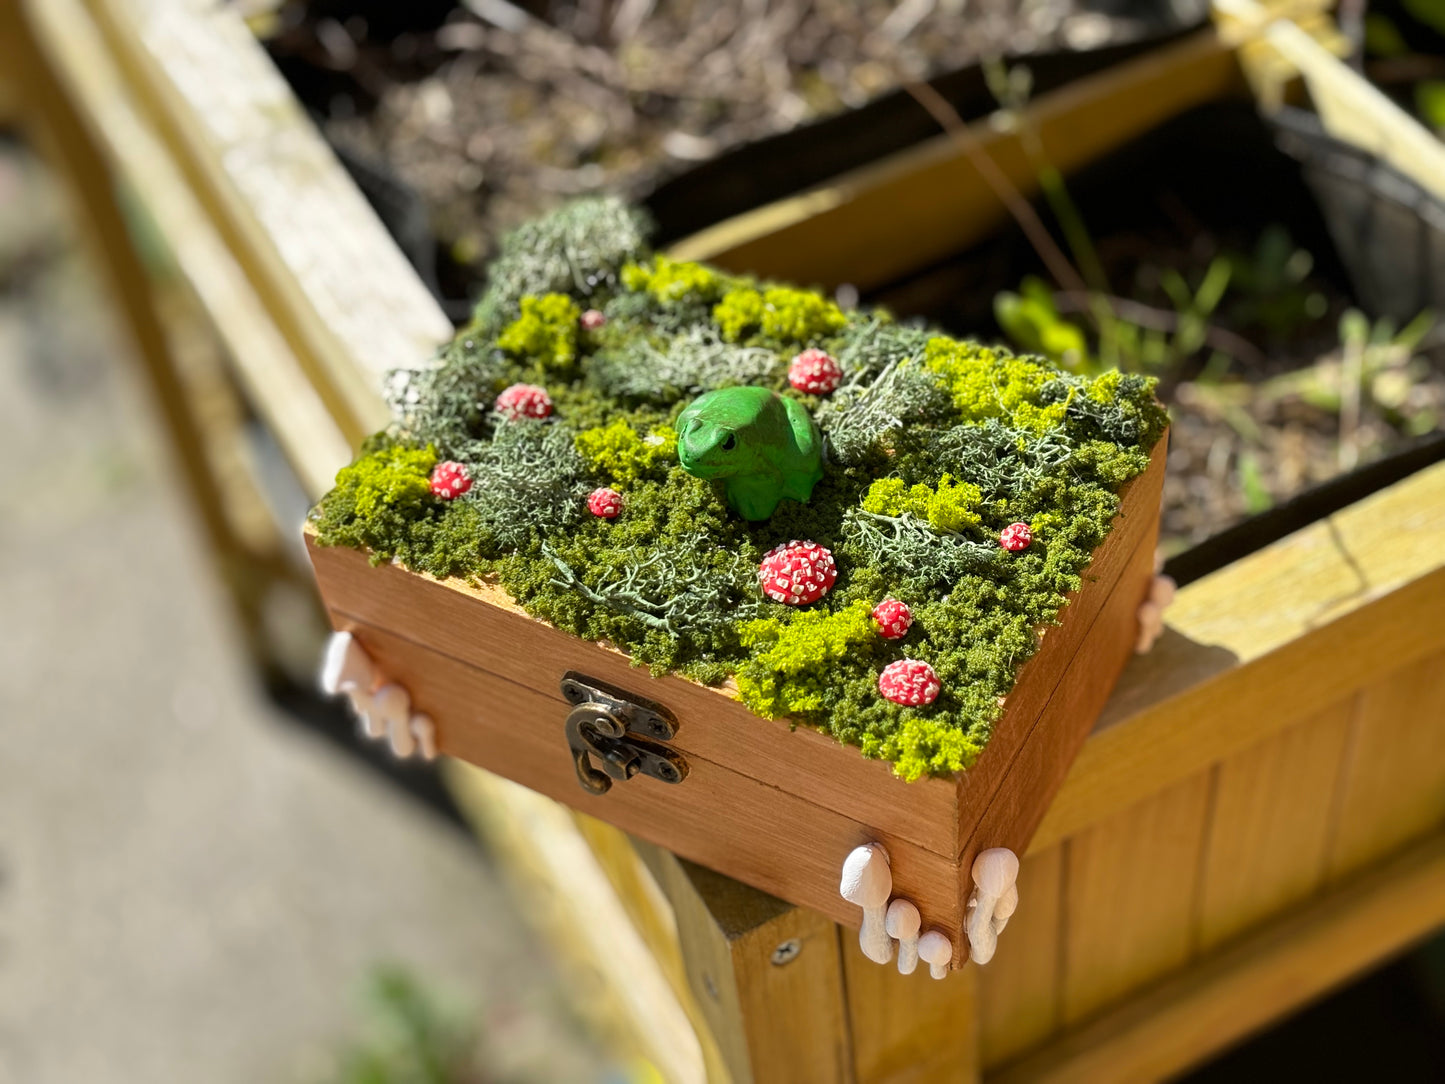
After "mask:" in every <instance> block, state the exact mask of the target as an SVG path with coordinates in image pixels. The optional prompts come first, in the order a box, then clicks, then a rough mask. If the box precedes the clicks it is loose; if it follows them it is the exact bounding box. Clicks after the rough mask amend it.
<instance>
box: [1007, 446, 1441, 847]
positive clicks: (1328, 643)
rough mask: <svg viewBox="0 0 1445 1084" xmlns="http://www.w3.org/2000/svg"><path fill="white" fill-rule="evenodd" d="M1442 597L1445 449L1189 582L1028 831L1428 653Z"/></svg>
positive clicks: (1237, 744) (1123, 801)
mask: <svg viewBox="0 0 1445 1084" xmlns="http://www.w3.org/2000/svg"><path fill="white" fill-rule="evenodd" d="M1442 612H1445V463H1442V464H1437V465H1436V466H1433V467H1429V468H1427V469H1426V470H1423V471H1420V472H1419V473H1418V474H1415V475H1412V476H1411V477H1409V478H1407V479H1405V480H1404V481H1401V482H1399V483H1397V484H1396V485H1393V486H1391V487H1389V488H1388V489H1385V490H1382V491H1381V492H1379V493H1376V494H1374V495H1372V496H1370V497H1368V498H1366V499H1365V500H1362V501H1358V502H1356V503H1355V504H1352V505H1350V506H1349V507H1347V508H1345V509H1343V510H1342V511H1340V512H1338V513H1336V514H1335V515H1333V516H1330V517H1329V518H1327V519H1325V520H1321V521H1320V522H1318V523H1315V524H1312V525H1311V526H1309V527H1306V528H1304V529H1303V530H1301V531H1298V532H1296V533H1295V534H1292V535H1290V536H1289V537H1288V538H1285V539H1282V540H1281V541H1279V542H1277V543H1275V544H1274V545H1271V546H1268V547H1266V548H1265V549H1262V550H1259V551H1258V552H1256V553H1253V554H1251V555H1250V556H1248V557H1245V558H1243V559H1241V560H1239V561H1236V562H1234V563H1233V564H1231V565H1229V566H1228V567H1226V568H1224V569H1221V570H1220V571H1219V572H1216V573H1214V574H1213V575H1210V576H1206V577H1205V578H1203V579H1201V580H1199V581H1197V582H1195V583H1192V584H1190V585H1189V586H1188V587H1186V588H1184V589H1183V590H1181V591H1180V592H1179V597H1178V599H1177V600H1176V601H1175V603H1174V605H1173V606H1171V607H1170V609H1169V612H1168V614H1167V615H1166V621H1167V624H1168V630H1167V631H1166V633H1165V635H1164V638H1163V639H1162V640H1160V642H1159V643H1158V645H1156V647H1155V649H1154V651H1153V652H1151V653H1150V654H1149V655H1147V656H1143V657H1140V658H1137V659H1135V660H1134V661H1133V663H1131V665H1130V666H1129V668H1128V669H1126V670H1125V672H1124V675H1123V677H1121V678H1120V681H1119V684H1118V686H1117V687H1116V689H1115V694H1114V697H1113V699H1112V700H1111V701H1110V703H1109V706H1108V707H1107V708H1106V709H1105V711H1104V714H1103V715H1102V716H1101V718H1100V720H1099V723H1098V725H1097V726H1096V727H1095V730H1094V734H1093V735H1092V736H1091V737H1090V738H1089V740H1088V742H1087V743H1086V744H1085V745H1084V748H1083V750H1082V752H1080V754H1079V757H1078V759H1077V760H1076V761H1075V762H1074V765H1073V767H1072V768H1071V769H1070V771H1069V775H1068V777H1067V778H1066V779H1065V781H1064V784H1063V786H1062V787H1061V788H1060V790H1059V793H1058V794H1057V795H1056V796H1055V798H1054V802H1053V804H1052V806H1050V808H1049V811H1048V813H1047V815H1046V816H1045V818H1044V821H1043V823H1042V824H1041V825H1040V826H1039V830H1038V832H1037V833H1036V834H1035V836H1034V841H1033V844H1032V846H1034V847H1037V848H1040V849H1042V848H1045V847H1048V846H1050V845H1052V844H1054V843H1057V842H1059V841H1060V840H1062V839H1064V838H1066V837H1067V836H1070V835H1072V834H1074V833H1076V832H1078V831H1079V830H1081V829H1082V828H1084V827H1087V826H1088V825H1090V824H1092V823H1094V822H1096V821H1098V820H1100V819H1102V818H1105V817H1108V816H1111V815H1113V814H1114V813H1116V812H1117V811H1118V810H1120V809H1122V808H1124V807H1126V806H1128V805H1129V804H1131V803H1133V802H1136V801H1138V800H1140V799H1141V798H1143V797H1145V796H1147V795H1148V794H1151V793H1153V792H1154V791H1156V790H1158V789H1159V788H1160V787H1161V786H1165V785H1167V784H1169V783H1171V782H1176V781H1178V780H1181V779H1184V778H1186V777H1188V776H1190V775H1193V774H1196V773H1197V772H1199V771H1202V770H1204V769H1205V768H1206V767H1208V766H1209V765H1210V764H1213V763H1215V762H1217V761H1218V760H1219V759H1220V758H1222V757H1227V756H1230V755H1232V754H1233V753H1236V752H1239V751H1241V750H1243V749H1245V748H1248V747H1249V746H1251V745H1253V744H1256V743H1257V742H1259V741H1261V740H1263V739H1264V738H1265V737H1267V736H1268V735H1269V734H1270V733H1272V732H1275V731H1278V730H1281V729H1283V728H1285V727H1288V726H1291V725H1293V724H1294V723H1297V722H1299V721H1301V720H1303V719H1305V718H1308V717H1309V716H1311V715H1313V714H1316V713H1318V712H1321V711H1324V710H1326V709H1327V708H1329V706H1330V705H1331V704H1335V703H1338V702H1339V701H1341V700H1343V699H1345V698H1346V697H1348V696H1350V695H1351V694H1352V693H1354V692H1356V691H1358V690H1359V689H1361V688H1363V687H1365V686H1366V685H1370V684H1372V683H1373V682H1374V681H1375V680H1376V679H1377V678H1378V676H1379V675H1380V674H1383V673H1388V672H1390V671H1391V670H1394V669H1396V668H1397V667H1399V666H1400V665H1402V664H1404V663H1408V662H1411V661H1413V660H1416V659H1420V658H1423V657H1425V656H1427V655H1434V654H1438V653H1439V652H1440V651H1441V650H1442V649H1445V621H1441V620H1440V619H1439V615H1440V614H1441V613H1442ZM1221 705H1229V707H1228V710H1221Z"/></svg>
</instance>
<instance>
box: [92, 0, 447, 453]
mask: <svg viewBox="0 0 1445 1084" xmlns="http://www.w3.org/2000/svg"><path fill="white" fill-rule="evenodd" d="M87 6H88V7H89V9H90V11H91V12H92V14H93V16H94V18H95V21H96V24H97V25H98V26H99V27H100V29H101V31H102V33H103V34H104V35H105V37H106V40H107V42H108V45H109V48H110V51H111V52H112V54H113V55H114V56H115V58H116V60H117V61H118V63H119V64H120V66H121V68H122V70H123V71H124V73H125V78H126V81H127V83H128V84H129V85H130V87H131V88H132V90H133V92H134V94H135V98H136V101H137V102H138V103H139V105H140V107H141V109H142V111H143V112H144V114H145V115H146V117H147V119H148V120H149V122H150V123H151V124H152V125H153V126H154V129H155V131H156V132H157V133H158V135H159V136H160V138H161V139H162V141H163V142H164V143H165V144H166V146H167V147H168V149H169V151H170V154H171V157H172V158H173V159H174V160H175V162H176V163H177V164H178V165H179V166H180V168H181V169H182V171H183V172H184V174H185V176H186V180H187V184H188V186H189V188H190V189H191V191H192V192H193V193H194V194H195V198H196V199H197V200H199V201H200V203H201V204H202V206H203V207H204V208H205V213H206V217H207V218H208V219H209V220H210V221H211V222H212V223H213V224H214V225H215V227H216V228H217V229H218V230H219V232H220V234H221V236H222V237H223V239H224V241H225V244H226V246H227V248H228V249H229V250H230V252H231V253H232V254H233V256H234V257H235V259H236V260H237V262H238V263H239V264H240V266H241V267H242V268H243V269H244V271H245V274H246V276H247V278H248V280H249V281H250V283H251V286H252V288H253V289H254V290H255V292H256V294H257V296H258V297H259V298H260V299H261V301H262V304H263V305H264V306H265V308H266V310H267V312H268V314H269V316H270V318H271V321H272V322H273V323H274V324H275V326H276V327H277V329H278V330H279V331H280V332H281V335H282V336H283V337H284V339H285V341H286V343H287V345H288V346H289V348H290V350H291V351H292V352H294V354H295V356H296V357H297V359H298V360H299V362H300V364H301V365H302V367H303V368H304V369H305V370H306V372H307V374H308V376H309V377H310V381H311V383H312V384H313V386H314V387H315V388H316V390H317V391H318V392H319V393H320V394H321V396H322V397H323V399H324V400H325V401H326V404H327V406H328V408H329V409H330V411H331V412H332V414H333V416H334V417H335V419H336V422H337V424H338V425H339V426H340V428H341V430H342V432H343V433H344V434H345V435H346V437H347V438H348V440H349V441H351V442H352V443H355V442H357V441H359V440H360V439H361V438H362V437H364V436H366V435H368V434H369V433H371V432H372V431H374V430H376V429H379V428H381V427H382V426H383V425H384V424H385V423H386V421H387V417H388V413H387V411H386V409H385V407H384V405H383V404H382V403H381V402H380V400H379V397H378V395H377V392H378V390H379V388H380V381H381V377H382V376H383V374H384V373H385V372H386V371H387V370H388V369H391V368H395V367H398V366H408V365H415V364H419V363H421V362H422V361H424V360H425V359H426V358H427V357H429V356H431V354H432V353H433V352H434V351H435V348H436V347H437V345H438V344H440V343H441V342H442V341H443V340H444V339H446V338H447V337H448V336H449V335H450V331H451V326H450V323H449V321H447V320H446V318H445V316H444V315H443V314H442V312H441V310H440V308H439V307H438V306H437V304H436V302H435V301H434V300H432V298H431V297H430V296H429V295H428V294H427V292H426V290H425V288H424V287H423V286H422V284H421V281H420V280H419V279H418V278H417V277H416V275H415V274H414V273H413V272H412V270H411V268H410V267H409V266H408V265H407V263H406V261H405V258H404V257H403V256H402V254H401V253H400V251H399V250H398V249H397V247H396V245H395V243H394V242H393V241H392V240H391V238H390V237H389V236H388V235H387V233H386V231H385V230H384V229H383V228H382V226H381V223H380V222H379V221H377V219H376V216H375V215H374V214H373V213H372V211H371V209H370V208H369V207H368V206H367V204H366V201H365V200H364V199H363V197H362V196H361V193H360V192H358V191H357V189H356V186H355V185H354V184H352V183H351V181H350V179H349V178H348V177H347V176H346V174H345V172H344V171H343V170H342V169H341V168H340V167H339V165H338V164H337V162H336V159H335V157H334V155H333V154H332V153H331V151H330V149H329V148H328V147H327V146H326V144H325V142H324V141H323V140H322V139H321V137H320V135H319V134H318V133H317V132H316V130H315V129H314V128H313V127H312V125H311V123H310V121H309V120H308V119H307V118H306V115H305V113H304V111H303V110H302V109H301V106H300V103H298V102H297V101H296V99H295V97H294V96H293V95H292V93H291V90H290V88H289V87H288V86H287V85H286V83H285V81H284V80H283V79H282V78H281V75H280V73H279V72H277V71H276V69H275V67H274V66H273V65H272V64H271V62H270V60H269V59H268V58H267V57H266V55H265V52H264V51H263V50H262V48H261V46H260V44H259V43H258V42H257V41H256V40H255V37H254V36H253V35H252V34H251V33H250V31H249V30H248V29H247V28H246V26H245V23H244V22H243V21H242V20H241V18H240V15H239V13H238V12H237V11H236V10H235V9H234V8H232V7H229V6H227V5H224V4H214V3H210V2H209V0H87Z"/></svg>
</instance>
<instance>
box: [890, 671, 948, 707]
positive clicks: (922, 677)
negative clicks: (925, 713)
mask: <svg viewBox="0 0 1445 1084" xmlns="http://www.w3.org/2000/svg"><path fill="white" fill-rule="evenodd" d="M942 689H943V686H942V685H940V684H939V683H938V675H937V674H935V673H934V672H933V667H931V666H929V665H928V663H926V662H923V661H922V660H920V659H899V660H898V661H897V662H890V663H889V664H888V665H887V666H885V667H884V668H883V673H881V674H879V675H878V691H879V692H880V693H882V694H883V696H884V698H885V699H888V700H891V701H893V702H894V703H895V704H903V705H904V706H906V707H910V708H916V707H918V706H919V705H920V704H932V703H933V702H934V701H935V700H937V699H938V694H939V693H940V692H941V691H942Z"/></svg>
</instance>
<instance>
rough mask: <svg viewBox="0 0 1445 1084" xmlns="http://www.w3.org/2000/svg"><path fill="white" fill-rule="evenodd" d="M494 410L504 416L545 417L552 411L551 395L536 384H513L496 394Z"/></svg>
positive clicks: (511, 417)
mask: <svg viewBox="0 0 1445 1084" xmlns="http://www.w3.org/2000/svg"><path fill="white" fill-rule="evenodd" d="M496 411H497V413H498V414H500V415H502V416H503V417H504V418H510V419H511V420H512V421H516V420H517V419H518V418H545V417H547V416H548V415H549V414H551V413H552V397H551V396H550V395H548V394H547V389H546V388H539V387H538V386H537V385H536V384H513V385H512V386H511V387H510V388H508V389H507V390H506V391H504V392H502V394H501V395H499V396H497V402H496Z"/></svg>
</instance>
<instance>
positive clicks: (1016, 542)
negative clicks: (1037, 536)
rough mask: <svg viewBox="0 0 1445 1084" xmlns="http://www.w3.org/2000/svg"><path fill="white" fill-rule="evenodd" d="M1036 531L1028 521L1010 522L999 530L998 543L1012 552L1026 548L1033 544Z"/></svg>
mask: <svg viewBox="0 0 1445 1084" xmlns="http://www.w3.org/2000/svg"><path fill="white" fill-rule="evenodd" d="M1033 540H1034V532H1033V531H1031V530H1029V525H1028V524H1027V523H1010V524H1009V525H1008V526H1007V527H1005V528H1004V529H1003V530H1002V531H1000V532H999V536H998V544H999V545H1000V546H1002V547H1003V548H1004V549H1006V550H1008V551H1009V552H1010V553H1018V552H1019V551H1020V550H1026V549H1028V548H1029V546H1030V545H1032V544H1033Z"/></svg>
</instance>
